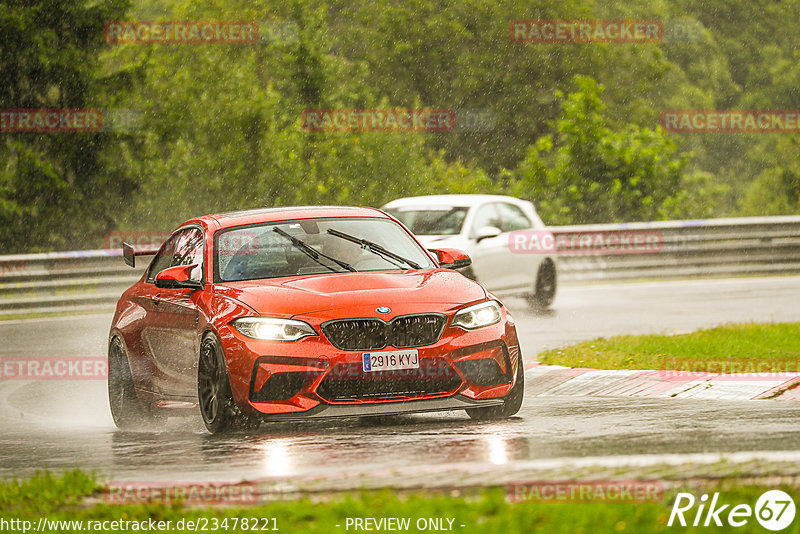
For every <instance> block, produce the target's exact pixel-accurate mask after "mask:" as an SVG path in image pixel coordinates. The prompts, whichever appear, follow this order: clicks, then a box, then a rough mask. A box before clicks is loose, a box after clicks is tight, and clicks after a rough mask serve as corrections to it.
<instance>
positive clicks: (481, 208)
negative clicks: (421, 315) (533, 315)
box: [382, 195, 557, 309]
mask: <svg viewBox="0 0 800 534" xmlns="http://www.w3.org/2000/svg"><path fill="white" fill-rule="evenodd" d="M382 209H383V210H384V211H386V212H387V213H389V214H390V215H392V216H394V217H396V218H397V219H398V220H399V221H400V222H402V223H403V224H405V225H406V226H407V227H408V228H409V229H410V230H411V231H412V232H413V233H414V235H416V236H417V237H418V238H419V240H420V241H421V242H422V243H423V244H424V245H425V246H426V247H431V248H435V247H447V248H456V249H460V250H464V251H465V252H467V253H468V254H469V256H470V258H472V265H471V266H470V267H467V268H466V269H465V270H463V274H464V275H466V276H469V277H470V278H473V279H475V280H477V281H478V282H479V283H481V284H482V285H483V286H484V287H486V289H488V290H490V291H491V292H493V293H495V294H496V295H498V296H505V295H523V296H525V297H526V298H527V299H528V301H529V303H530V304H531V305H532V306H533V307H535V308H539V309H544V308H547V307H548V306H550V304H551V303H552V302H553V299H554V297H555V293H556V278H557V276H556V261H555V257H553V256H548V255H544V254H522V253H516V252H513V251H512V250H511V247H509V234H510V233H511V232H514V231H518V230H545V229H546V227H545V225H544V223H543V222H542V220H541V219H540V218H539V215H538V214H537V213H536V208H534V206H533V204H532V203H531V202H528V201H527V200H519V199H516V198H513V197H507V196H498V195H434V196H423V197H408V198H400V199H397V200H393V201H392V202H389V203H388V204H386V205H385V206H383V208H382Z"/></svg>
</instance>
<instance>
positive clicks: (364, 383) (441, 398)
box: [220, 320, 520, 419]
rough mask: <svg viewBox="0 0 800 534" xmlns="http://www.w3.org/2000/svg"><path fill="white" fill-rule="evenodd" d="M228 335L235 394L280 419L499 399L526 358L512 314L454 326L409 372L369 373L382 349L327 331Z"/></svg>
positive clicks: (248, 406) (249, 407)
mask: <svg viewBox="0 0 800 534" xmlns="http://www.w3.org/2000/svg"><path fill="white" fill-rule="evenodd" d="M312 326H314V327H315V329H316V330H317V332H320V329H319V327H318V325H312ZM220 339H221V341H222V344H223V349H224V351H225V355H226V360H227V363H228V374H229V376H230V379H231V389H232V393H233V397H234V401H235V402H236V403H237V405H238V406H239V407H240V409H242V410H243V411H244V412H246V413H251V414H256V413H259V414H262V415H265V416H274V418H276V419H286V418H307V417H309V418H317V417H320V418H323V417H347V416H360V415H386V414H402V413H418V412H430V411H447V410H460V409H465V408H474V407H481V406H495V405H498V404H502V402H503V397H505V396H506V395H507V394H508V392H509V391H510V389H511V387H512V386H513V382H514V377H515V373H516V369H517V366H518V365H520V362H519V346H518V343H517V337H516V331H515V330H514V326H513V324H511V323H509V322H507V321H505V320H503V321H501V322H500V323H498V324H496V325H492V326H489V327H485V328H480V329H477V330H473V331H465V330H463V329H461V328H458V327H456V328H453V327H450V326H449V325H448V326H447V327H446V328H445V329H444V331H443V333H442V335H441V337H440V338H439V340H438V341H437V342H436V343H435V344H433V345H429V346H425V347H417V348H416V349H414V350H417V351H418V354H419V360H420V368H419V369H418V370H407V371H384V372H365V371H363V367H362V354H363V352H375V351H348V350H340V349H337V348H336V347H334V346H333V344H331V343H330V342H329V341H328V340H327V339H326V337H325V335H324V334H322V333H320V334H319V335H318V336H310V337H306V338H303V339H301V340H299V341H296V342H271V341H261V340H255V339H251V338H248V337H245V336H243V335H242V334H240V333H239V332H238V331H236V330H235V329H234V328H232V327H227V326H226V327H225V328H224V329H223V330H222V331H221V332H220ZM382 350H397V349H394V348H393V347H391V346H390V347H386V348H385V349H382ZM270 418H272V417H270Z"/></svg>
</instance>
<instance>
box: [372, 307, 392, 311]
mask: <svg viewBox="0 0 800 534" xmlns="http://www.w3.org/2000/svg"><path fill="white" fill-rule="evenodd" d="M375 311H376V312H378V313H389V312H390V311H392V310H391V308H389V306H381V307H379V308H375Z"/></svg>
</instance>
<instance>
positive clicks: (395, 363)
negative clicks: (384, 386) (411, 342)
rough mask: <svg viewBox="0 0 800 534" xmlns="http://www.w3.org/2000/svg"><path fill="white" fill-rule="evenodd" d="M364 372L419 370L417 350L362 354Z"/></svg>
mask: <svg viewBox="0 0 800 534" xmlns="http://www.w3.org/2000/svg"><path fill="white" fill-rule="evenodd" d="M362 360H363V362H364V371H366V372H369V371H397V370H399V369H419V352H418V351H417V350H383V351H380V352H365V353H363V354H362Z"/></svg>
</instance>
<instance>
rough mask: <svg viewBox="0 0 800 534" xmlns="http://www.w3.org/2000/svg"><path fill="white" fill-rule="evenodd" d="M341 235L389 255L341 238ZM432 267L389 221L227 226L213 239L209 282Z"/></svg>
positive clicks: (332, 220) (362, 220)
mask: <svg viewBox="0 0 800 534" xmlns="http://www.w3.org/2000/svg"><path fill="white" fill-rule="evenodd" d="M342 234H345V235H347V236H352V237H354V238H358V239H359V240H363V241H365V242H370V243H371V244H373V245H377V246H378V247H379V249H380V250H385V251H387V252H388V253H389V254H388V255H387V254H382V253H376V252H375V251H374V250H373V249H372V248H371V247H369V246H365V245H362V244H361V243H355V242H353V241H351V240H348V239H342V238H341V237H339V236H340V235H342ZM397 257H402V258H405V259H408V260H410V262H412V263H413V265H419V266H420V267H421V268H423V269H427V268H433V267H435V265H434V263H433V262H432V261H431V259H430V258H429V257H428V255H427V254H426V253H425V251H424V250H423V249H422V248H421V247H420V246H419V245H418V244H417V243H416V242H415V241H414V240H413V239H412V237H411V236H410V235H408V232H406V231H405V230H404V229H403V228H402V227H401V226H400V225H398V224H397V223H395V222H394V221H390V220H388V219H374V218H363V219H362V218H329V219H304V220H297V221H280V222H275V223H268V224H260V225H255V226H244V227H236V228H231V229H229V230H223V231H220V232H217V234H216V235H215V236H214V279H215V281H216V282H236V281H241V280H255V279H261V278H279V277H284V276H302V275H315V274H322V273H331V272H337V273H338V272H351V271H385V270H401V269H407V268H409V267H410V266H411V265H412V263H403V262H399V261H397V259H395V258H397Z"/></svg>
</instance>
